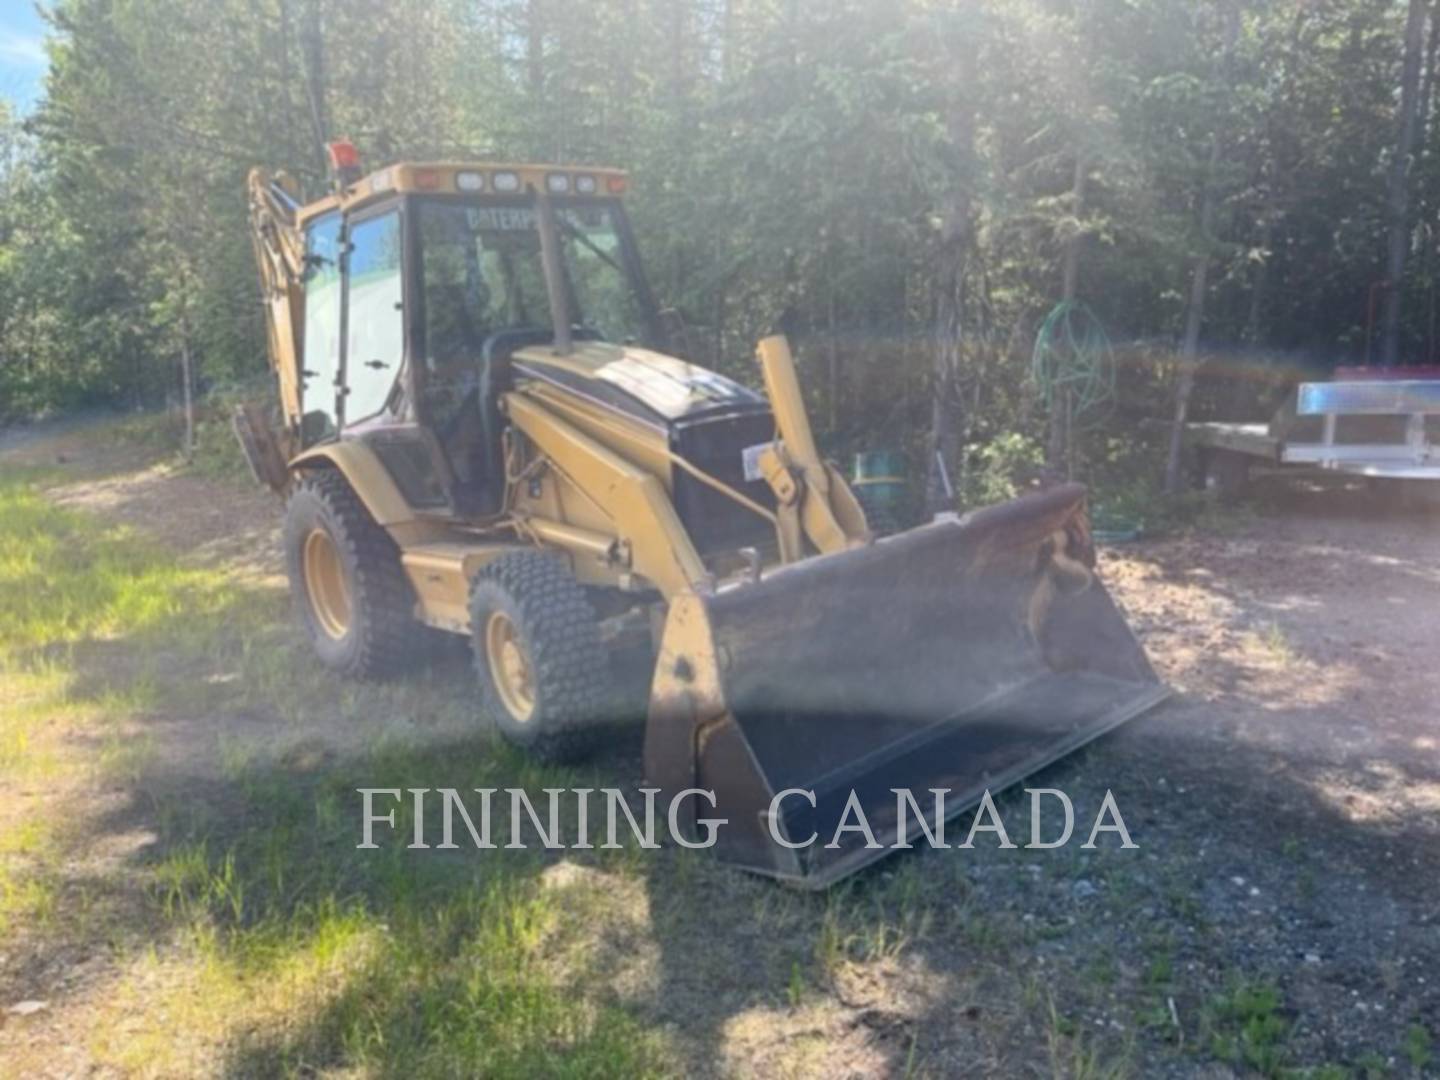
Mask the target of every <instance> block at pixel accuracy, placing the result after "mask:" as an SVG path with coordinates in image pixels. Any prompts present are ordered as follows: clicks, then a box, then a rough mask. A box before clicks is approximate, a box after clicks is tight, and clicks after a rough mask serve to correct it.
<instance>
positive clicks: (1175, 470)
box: [1165, 132, 1220, 495]
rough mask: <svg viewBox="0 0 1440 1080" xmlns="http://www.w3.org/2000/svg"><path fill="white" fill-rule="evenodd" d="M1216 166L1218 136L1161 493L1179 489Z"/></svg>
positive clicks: (1192, 277)
mask: <svg viewBox="0 0 1440 1080" xmlns="http://www.w3.org/2000/svg"><path fill="white" fill-rule="evenodd" d="M1219 167H1220V133H1219V132H1216V133H1215V135H1214V136H1213V137H1212V138H1211V140H1210V158H1209V161H1208V162H1207V163H1206V169H1205V190H1204V193H1203V194H1202V195H1201V197H1200V243H1201V245H1202V246H1201V249H1200V254H1199V255H1198V256H1196V258H1195V266H1194V267H1193V268H1192V269H1191V271H1190V295H1189V297H1188V298H1187V300H1186V302H1185V338H1184V340H1183V341H1182V343H1181V345H1180V384H1179V386H1177V387H1176V389H1175V421H1174V423H1173V424H1172V425H1171V427H1170V452H1169V454H1167V455H1166V458H1165V491H1166V493H1167V494H1170V495H1175V494H1178V493H1179V491H1180V487H1181V475H1180V473H1181V469H1180V464H1181V461H1180V459H1181V451H1182V448H1183V445H1184V439H1185V422H1186V420H1187V419H1188V418H1189V415H1190V395H1191V394H1192V393H1193V392H1194V390H1195V369H1196V367H1197V363H1196V359H1195V358H1196V356H1197V355H1198V354H1199V352H1200V325H1201V322H1202V321H1203V320H1204V317H1205V287H1206V285H1207V283H1208V278H1209V275H1210V239H1211V234H1212V232H1213V230H1214V226H1215V171H1216V170H1217V169H1218V168H1219Z"/></svg>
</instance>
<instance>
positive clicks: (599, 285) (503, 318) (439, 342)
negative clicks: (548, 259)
mask: <svg viewBox="0 0 1440 1080" xmlns="http://www.w3.org/2000/svg"><path fill="white" fill-rule="evenodd" d="M418 209H419V214H418V217H419V226H420V249H421V261H422V266H423V275H422V276H423V281H424V291H425V299H424V311H425V317H424V323H425V327H424V330H425V332H424V341H425V363H426V367H427V368H428V369H429V370H430V371H432V372H437V373H438V372H440V371H442V370H443V369H446V368H449V367H451V366H452V365H454V364H457V363H466V362H468V361H473V360H475V359H478V358H479V357H480V355H481V351H482V349H483V348H484V345H485V342H486V341H487V340H488V339H490V338H491V337H493V336H494V335H495V334H499V333H502V332H505V331H516V330H535V331H539V332H542V333H543V332H545V331H547V330H549V329H550V328H551V327H553V325H554V324H553V322H552V319H551V313H550V301H549V294H548V292H547V290H546V288H545V271H544V266H543V264H542V261H541V257H540V233H539V229H538V226H537V220H538V214H537V211H536V209H535V206H534V204H533V203H532V202H530V201H528V200H524V201H516V202H514V203H510V204H496V203H488V204H485V205H475V204H464V203H458V202H441V201H435V200H429V201H422V202H421V203H420V204H419V207H418ZM618 218H619V214H618V211H617V209H616V207H615V206H613V205H612V204H605V203H586V204H583V205H565V204H563V203H561V204H558V205H556V206H555V224H556V232H557V234H558V239H559V242H560V250H561V253H562V261H563V264H564V265H563V276H564V278H565V281H564V283H563V284H564V288H565V290H566V295H567V297H568V306H569V315H570V321H571V323H572V325H574V326H575V327H576V328H577V331H578V333H579V335H580V336H590V337H598V338H601V339H603V340H605V341H612V342H616V343H630V342H635V343H644V342H648V341H649V339H650V337H651V334H650V332H649V330H650V320H649V318H648V313H647V311H646V310H645V305H644V303H643V301H642V290H641V288H640V287H639V283H638V281H637V280H636V277H635V274H634V272H633V270H632V269H631V263H630V260H629V258H628V252H627V249H626V247H625V245H624V243H623V241H622V233H621V223H620V221H619V220H618Z"/></svg>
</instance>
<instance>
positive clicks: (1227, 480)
mask: <svg viewBox="0 0 1440 1080" xmlns="http://www.w3.org/2000/svg"><path fill="white" fill-rule="evenodd" d="M1202 466H1203V468H1204V479H1205V490H1206V491H1209V492H1213V493H1214V494H1215V495H1217V496H1218V497H1219V498H1221V499H1233V498H1236V497H1238V496H1239V495H1241V494H1243V493H1244V492H1245V489H1246V488H1248V487H1249V486H1250V458H1249V457H1248V456H1247V455H1245V454H1241V453H1239V452H1238V451H1235V450H1206V451H1205V453H1204V456H1203V458H1202Z"/></svg>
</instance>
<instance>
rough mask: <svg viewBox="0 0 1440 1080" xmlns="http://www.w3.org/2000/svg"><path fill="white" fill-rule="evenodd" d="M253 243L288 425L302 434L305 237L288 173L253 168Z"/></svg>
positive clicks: (250, 182) (272, 358) (272, 361)
mask: <svg viewBox="0 0 1440 1080" xmlns="http://www.w3.org/2000/svg"><path fill="white" fill-rule="evenodd" d="M246 187H247V190H248V193H249V202H250V240H251V243H252V244H253V245H254V248H255V262H256V265H257V266H259V268H260V289H261V293H262V296H263V298H264V301H265V330H266V337H267V344H268V347H269V355H270V366H271V367H272V368H273V369H274V371H275V375H276V378H277V380H278V382H279V385H280V404H281V407H282V408H283V410H284V412H285V426H286V428H287V429H288V431H290V432H291V433H295V432H298V430H299V426H300V416H301V408H302V406H301V401H300V379H301V368H302V366H303V363H304V341H305V288H304V278H305V236H304V234H303V233H302V232H301V231H300V229H299V226H298V225H297V223H296V220H295V213H296V210H297V209H298V208H299V203H298V195H299V191H298V187H297V185H296V183H295V181H294V180H293V179H292V178H291V177H290V176H288V175H286V174H285V173H276V174H273V175H272V174H271V173H269V172H266V171H265V170H264V169H251V170H250V176H249V178H248V182H247V185H246Z"/></svg>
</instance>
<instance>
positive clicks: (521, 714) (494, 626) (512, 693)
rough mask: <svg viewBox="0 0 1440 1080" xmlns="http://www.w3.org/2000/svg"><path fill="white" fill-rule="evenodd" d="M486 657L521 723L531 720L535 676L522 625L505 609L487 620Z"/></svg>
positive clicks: (493, 678) (497, 686)
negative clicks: (522, 637)
mask: <svg viewBox="0 0 1440 1080" xmlns="http://www.w3.org/2000/svg"><path fill="white" fill-rule="evenodd" d="M485 659H486V662H487V663H489V665H490V678H491V681H492V682H494V684H495V689H496V691H497V692H498V693H499V694H500V700H501V701H502V702H503V703H504V705H505V708H506V710H507V711H508V712H509V713H510V715H511V716H513V717H514V718H515V719H516V720H518V721H519V722H520V723H522V724H524V723H528V722H529V721H530V718H531V717H532V716H534V715H535V679H534V676H533V675H532V673H531V670H530V657H529V655H528V654H527V653H526V651H525V643H524V642H523V641H521V639H520V629H519V627H517V626H516V625H515V621H514V620H513V619H511V618H510V616H509V615H506V614H505V613H504V612H503V611H496V612H494V613H492V614H491V616H490V618H489V619H488V620H486V623H485Z"/></svg>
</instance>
